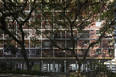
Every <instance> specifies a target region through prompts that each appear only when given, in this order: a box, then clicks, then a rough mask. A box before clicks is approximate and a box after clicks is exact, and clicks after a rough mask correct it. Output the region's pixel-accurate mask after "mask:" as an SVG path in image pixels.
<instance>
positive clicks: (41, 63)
mask: <svg viewBox="0 0 116 77" xmlns="http://www.w3.org/2000/svg"><path fill="white" fill-rule="evenodd" d="M40 71H42V72H43V60H42V61H40Z"/></svg>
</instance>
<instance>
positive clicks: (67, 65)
mask: <svg viewBox="0 0 116 77" xmlns="http://www.w3.org/2000/svg"><path fill="white" fill-rule="evenodd" d="M69 66H70V64H69V63H68V62H66V72H69Z"/></svg>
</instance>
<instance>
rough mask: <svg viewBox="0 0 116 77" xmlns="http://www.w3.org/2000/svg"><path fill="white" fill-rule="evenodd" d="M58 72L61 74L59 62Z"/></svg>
mask: <svg viewBox="0 0 116 77" xmlns="http://www.w3.org/2000/svg"><path fill="white" fill-rule="evenodd" d="M58 72H60V65H59V62H58Z"/></svg>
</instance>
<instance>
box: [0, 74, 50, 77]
mask: <svg viewBox="0 0 116 77" xmlns="http://www.w3.org/2000/svg"><path fill="white" fill-rule="evenodd" d="M0 77H49V76H38V75H25V74H22V75H20V74H0Z"/></svg>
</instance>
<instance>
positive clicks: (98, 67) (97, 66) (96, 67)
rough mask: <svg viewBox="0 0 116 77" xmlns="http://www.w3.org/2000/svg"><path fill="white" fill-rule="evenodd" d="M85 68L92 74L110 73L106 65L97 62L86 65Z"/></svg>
mask: <svg viewBox="0 0 116 77" xmlns="http://www.w3.org/2000/svg"><path fill="white" fill-rule="evenodd" d="M87 67H88V68H90V70H91V71H94V72H109V71H110V70H109V69H108V68H107V66H106V65H104V64H103V63H100V62H98V61H96V62H92V63H90V64H88V65H87Z"/></svg>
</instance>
